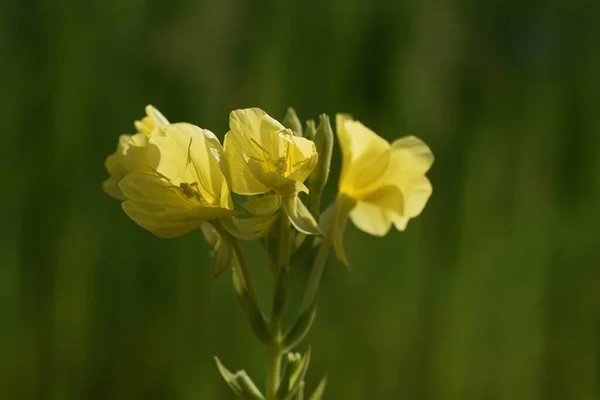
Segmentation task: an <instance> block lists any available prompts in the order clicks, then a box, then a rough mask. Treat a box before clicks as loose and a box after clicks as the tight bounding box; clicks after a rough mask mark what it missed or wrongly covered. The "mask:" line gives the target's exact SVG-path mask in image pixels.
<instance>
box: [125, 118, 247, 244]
mask: <svg viewBox="0 0 600 400" xmlns="http://www.w3.org/2000/svg"><path fill="white" fill-rule="evenodd" d="M222 155H223V150H222V148H221V144H220V143H219V141H218V139H217V138H216V137H215V135H214V134H213V133H211V132H210V131H208V130H205V129H200V128H198V127H197V126H194V125H191V124H185V123H179V124H172V125H167V126H162V127H160V128H159V130H158V132H157V133H156V134H155V135H152V136H151V137H150V138H149V140H148V150H147V162H148V167H149V168H150V169H151V170H152V171H153V173H150V174H148V173H130V174H128V175H127V176H125V177H124V178H123V179H122V180H121V182H120V183H119V188H120V189H121V191H122V192H123V194H124V196H125V197H126V199H127V200H126V201H125V202H123V210H124V211H125V212H126V213H127V215H129V217H131V219H133V220H134V221H135V222H136V223H137V224H138V225H140V226H141V227H143V228H145V229H147V230H149V231H150V232H152V233H153V234H155V235H156V236H159V237H164V238H170V237H175V236H180V235H183V234H184V233H187V232H189V231H191V230H193V229H196V228H198V227H199V226H200V225H202V223H203V222H204V221H210V220H213V219H216V218H223V217H228V216H232V215H235V214H236V213H235V211H233V203H232V201H231V196H230V193H229V187H228V185H227V181H226V180H225V176H224V175H223V172H222V170H221V161H222V160H221V159H222Z"/></svg>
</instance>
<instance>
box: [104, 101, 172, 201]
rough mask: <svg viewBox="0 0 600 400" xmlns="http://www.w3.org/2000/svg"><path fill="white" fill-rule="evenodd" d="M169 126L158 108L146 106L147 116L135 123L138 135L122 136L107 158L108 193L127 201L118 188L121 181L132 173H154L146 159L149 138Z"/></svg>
mask: <svg viewBox="0 0 600 400" xmlns="http://www.w3.org/2000/svg"><path fill="white" fill-rule="evenodd" d="M168 124H169V121H167V119H166V118H165V117H164V116H163V115H162V114H161V113H160V112H159V111H158V110H157V109H156V108H154V107H152V106H151V105H148V106H146V116H145V117H144V118H143V119H142V120H141V121H135V122H134V125H135V128H136V130H137V133H136V134H134V135H121V136H120V137H119V142H118V144H117V150H116V151H115V152H114V153H113V154H111V155H109V156H108V157H107V158H106V161H105V163H104V165H105V167H106V169H107V171H108V174H109V175H110V178H108V179H107V180H106V181H104V183H103V184H102V187H103V189H104V191H105V192H106V193H108V194H109V195H110V196H112V197H114V198H117V199H119V200H125V197H124V196H123V193H122V192H121V190H120V189H119V187H118V184H119V182H120V181H121V179H123V178H124V177H125V175H127V174H129V173H132V172H144V173H151V172H152V170H151V169H150V167H149V166H148V161H147V157H146V150H147V147H148V138H149V137H150V136H152V135H153V134H154V133H156V132H157V130H158V128H159V127H161V126H164V125H168Z"/></svg>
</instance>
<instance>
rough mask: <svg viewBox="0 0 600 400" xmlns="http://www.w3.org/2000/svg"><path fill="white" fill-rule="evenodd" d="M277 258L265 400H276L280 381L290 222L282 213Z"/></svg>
mask: <svg viewBox="0 0 600 400" xmlns="http://www.w3.org/2000/svg"><path fill="white" fill-rule="evenodd" d="M280 219H281V223H280V232H279V257H278V260H277V275H276V276H274V291H273V313H272V314H271V321H270V323H269V331H270V333H271V338H272V342H271V344H270V346H269V347H268V349H267V351H268V369H267V400H277V390H278V389H279V385H280V381H281V359H282V356H283V350H282V346H281V342H282V338H283V335H282V333H281V318H282V317H283V313H284V312H285V306H286V303H287V274H288V268H289V264H290V248H291V243H290V234H291V232H290V220H289V218H288V217H287V215H285V214H284V213H281V216H280Z"/></svg>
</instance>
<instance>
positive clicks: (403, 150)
mask: <svg viewBox="0 0 600 400" xmlns="http://www.w3.org/2000/svg"><path fill="white" fill-rule="evenodd" d="M134 125H135V128H136V131H137V132H136V133H135V134H133V135H121V137H120V138H119V142H118V145H117V150H116V152H115V153H114V154H111V155H110V156H108V157H107V159H106V163H105V164H106V169H107V170H108V173H109V174H110V178H109V179H107V180H106V181H105V182H104V185H103V187H104V190H105V191H106V192H107V193H108V194H110V195H111V196H113V197H115V198H117V199H119V200H122V207H123V210H124V211H125V213H126V214H127V215H128V216H129V217H130V218H131V219H133V220H134V221H135V222H136V223H137V224H138V225H140V226H141V227H143V228H144V229H146V230H148V231H150V232H152V233H153V234H154V235H156V236H158V237H163V238H172V237H176V236H180V235H183V234H185V233H188V232H190V231H192V230H194V229H196V228H200V229H201V230H202V232H203V234H204V237H205V239H206V241H207V242H208V243H209V245H210V246H211V248H212V249H213V252H214V255H215V259H216V263H215V265H216V268H215V271H214V274H215V275H218V274H220V273H221V272H223V271H224V270H225V269H227V268H229V267H231V271H232V277H233V286H234V289H235V292H236V294H237V295H238V298H239V300H240V302H241V304H242V307H243V309H244V312H245V315H246V317H247V319H248V322H249V324H250V326H251V328H252V330H253V332H254V334H255V335H256V336H257V338H258V339H259V340H260V341H261V342H262V343H263V344H264V345H265V346H267V349H268V354H269V362H268V371H267V383H266V390H265V395H263V393H262V392H261V391H260V390H259V389H258V388H257V387H256V385H255V384H254V382H252V380H251V379H250V377H249V376H248V374H247V373H246V372H245V371H243V370H242V371H238V372H236V373H232V372H230V371H229V370H227V369H226V368H225V367H224V366H223V364H222V363H221V361H220V360H218V359H217V367H218V369H219V372H220V373H221V376H222V377H223V378H224V379H225V381H226V382H227V384H228V385H229V386H230V388H231V389H232V390H233V391H234V392H235V393H236V394H237V395H238V396H239V397H241V398H243V399H254V400H256V399H258V400H261V399H262V400H282V399H292V398H293V399H299V400H302V399H303V398H304V397H303V396H304V395H303V393H304V386H305V381H304V376H305V374H306V371H307V369H308V365H309V362H310V349H309V350H308V351H307V352H306V353H304V354H303V355H302V354H299V353H294V352H292V350H293V349H294V348H295V347H296V346H297V345H298V344H299V343H300V342H301V341H302V340H303V339H304V338H305V337H306V335H307V333H308V331H309V330H310V327H311V325H312V322H313V320H314V318H315V313H316V303H317V302H316V299H317V292H318V287H319V282H320V279H321V276H322V272H323V268H324V266H325V263H326V260H327V257H328V255H329V250H330V248H333V250H334V251H335V254H336V256H337V258H338V260H340V261H341V262H343V263H345V264H347V263H348V261H347V259H346V255H345V252H344V245H343V236H344V231H345V229H346V225H347V221H348V219H350V220H351V221H352V222H353V223H354V225H356V226H357V227H358V228H359V229H361V230H362V231H364V232H366V233H369V234H371V235H375V236H384V235H386V234H387V233H388V232H389V230H390V229H391V227H392V225H393V226H395V227H396V228H397V229H398V230H404V229H405V228H406V226H407V223H408V221H409V220H410V219H411V218H414V217H416V216H417V215H419V214H420V213H421V211H422V210H423V208H424V207H425V204H426V202H427V200H428V199H429V196H430V195H431V190H432V189H431V184H430V182H429V180H428V179H427V177H426V176H425V173H426V172H427V171H428V170H429V168H430V167H431V165H432V163H433V155H432V153H431V151H430V150H429V148H428V147H427V145H425V143H423V142H422V141H421V140H419V139H417V138H416V137H414V136H406V137H403V138H400V139H397V140H395V141H394V142H393V143H391V144H390V143H388V142H387V141H386V140H384V139H383V138H381V137H379V136H378V135H377V134H375V133H374V132H373V131H372V130H370V129H369V128H367V127H365V126H364V125H363V124H361V123H360V122H358V121H355V120H353V119H352V118H351V117H349V116H347V115H343V114H339V115H337V116H336V131H337V138H338V142H339V144H340V147H341V152H342V167H341V175H340V180H339V185H338V191H337V196H336V199H335V201H334V202H333V204H331V205H330V206H329V207H328V208H327V209H326V210H325V211H324V212H321V197H322V194H323V191H324V188H325V185H326V183H327V180H328V177H329V170H330V164H331V158H332V151H333V142H334V133H333V130H332V128H331V124H330V122H329V118H328V117H327V116H326V115H321V116H320V118H319V123H318V125H317V124H316V123H315V122H314V121H312V120H310V121H307V122H306V126H305V128H303V126H302V124H301V123H300V121H299V119H298V117H297V115H296V113H295V112H294V110H293V109H291V108H290V109H289V110H288V113H287V115H286V117H285V119H284V120H283V122H279V121H277V120H275V119H273V118H272V117H270V116H269V115H268V114H267V113H265V112H264V111H263V110H261V109H258V108H248V109H242V110H235V111H232V112H231V114H230V116H229V131H228V132H227V133H226V134H225V139H224V142H223V145H221V143H220V142H219V140H218V139H217V137H216V136H215V135H214V134H213V133H212V132H210V131H209V130H206V129H202V128H199V127H197V126H195V125H192V124H189V123H170V122H169V121H168V120H167V119H166V118H165V117H164V116H163V115H162V114H161V113H160V112H159V111H158V110H156V109H155V108H154V107H152V106H147V107H146V117H144V118H143V119H142V120H140V121H136V122H135V124H134ZM277 223H278V224H277ZM292 227H293V228H294V229H292ZM255 239H260V241H261V243H262V244H263V245H264V248H265V249H266V252H267V255H268V257H267V258H268V261H269V265H270V267H271V270H272V273H273V282H274V285H273V288H274V289H273V292H274V293H273V300H272V307H273V308H272V312H271V314H270V315H269V317H268V318H267V317H266V316H265V313H264V312H263V311H262V310H261V307H260V304H259V301H258V295H257V293H256V289H255V285H254V281H253V277H252V270H251V268H249V266H248V265H247V262H246V258H245V254H244V250H243V247H242V246H241V244H240V240H255ZM315 248H317V250H316V251H315ZM310 256H313V260H312V267H311V270H310V276H309V279H308V283H307V285H306V290H305V293H304V296H303V298H302V302H301V305H300V309H299V311H298V314H297V317H296V319H295V322H294V323H293V324H292V325H291V326H290V327H289V328H288V329H284V328H283V326H282V325H283V315H284V313H285V308H286V305H287V297H288V289H289V288H288V285H287V281H288V276H289V273H290V270H291V267H292V266H294V265H297V264H300V263H301V262H304V261H305V260H306V259H307V258H310ZM325 384H326V380H325V379H323V380H322V381H321V383H320V384H319V385H318V386H317V388H316V389H315V390H314V392H313V394H312V396H311V397H310V399H313V400H320V399H321V398H322V396H323V393H324V391H325Z"/></svg>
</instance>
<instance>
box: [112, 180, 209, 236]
mask: <svg viewBox="0 0 600 400" xmlns="http://www.w3.org/2000/svg"><path fill="white" fill-rule="evenodd" d="M119 188H120V189H121V191H122V192H123V194H124V195H125V196H126V197H127V200H126V201H125V202H123V205H122V206H123V210H124V211H125V212H126V213H127V215H128V216H129V217H130V218H131V219H133V220H134V221H135V222H136V223H137V224H138V225H140V226H141V227H142V228H144V229H147V230H149V231H150V232H152V233H153V234H155V235H156V236H159V237H165V238H166V237H175V236H179V235H183V234H184V233H187V232H189V231H191V230H192V229H195V228H197V227H199V226H200V225H201V224H202V222H203V220H202V219H200V218H198V215H197V213H196V209H195V208H194V207H195V204H194V203H193V202H191V201H190V199H187V198H186V197H185V196H184V195H183V193H182V192H181V191H180V190H179V189H177V188H174V187H173V186H172V185H170V184H169V183H168V182H166V181H165V180H164V179H161V178H159V177H156V176H153V175H147V174H138V173H134V174H129V175H127V176H126V177H125V178H123V179H122V180H121V182H120V183H119Z"/></svg>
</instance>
